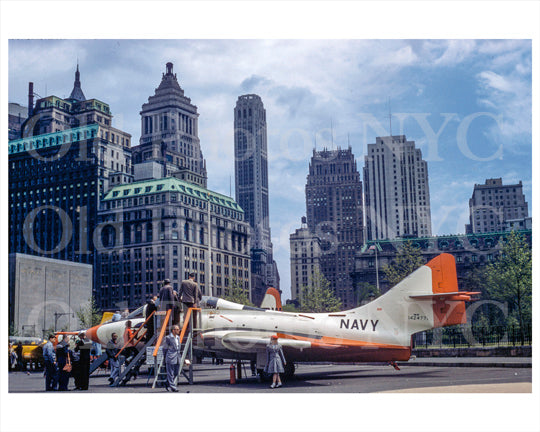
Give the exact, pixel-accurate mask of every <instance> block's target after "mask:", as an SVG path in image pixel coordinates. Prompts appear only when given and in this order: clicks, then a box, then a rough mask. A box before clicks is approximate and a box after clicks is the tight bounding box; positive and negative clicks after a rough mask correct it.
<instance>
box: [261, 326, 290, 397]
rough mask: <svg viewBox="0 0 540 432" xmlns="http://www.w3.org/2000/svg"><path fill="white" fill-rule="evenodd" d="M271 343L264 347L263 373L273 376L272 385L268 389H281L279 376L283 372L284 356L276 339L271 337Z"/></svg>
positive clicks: (274, 336)
mask: <svg viewBox="0 0 540 432" xmlns="http://www.w3.org/2000/svg"><path fill="white" fill-rule="evenodd" d="M270 340H271V342H270V344H268V345H267V346H266V367H265V368H264V371H265V372H266V373H269V374H273V377H272V384H271V385H270V388H276V387H281V379H280V378H279V374H280V373H283V372H285V368H284V365H285V356H284V355H283V350H282V349H281V345H279V344H278V337H277V336H276V335H272V337H271V338H270Z"/></svg>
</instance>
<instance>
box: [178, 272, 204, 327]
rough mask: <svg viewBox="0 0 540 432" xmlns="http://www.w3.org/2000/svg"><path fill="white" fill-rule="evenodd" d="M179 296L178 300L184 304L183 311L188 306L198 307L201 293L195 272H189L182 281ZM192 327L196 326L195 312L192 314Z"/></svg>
mask: <svg viewBox="0 0 540 432" xmlns="http://www.w3.org/2000/svg"><path fill="white" fill-rule="evenodd" d="M179 297H180V301H181V302H182V303H183V304H184V313H187V310H188V308H191V307H199V300H201V298H202V294H201V290H200V288H199V285H198V284H197V282H195V273H190V274H189V279H187V280H183V281H182V285H180V293H179ZM184 316H185V315H184ZM184 319H185V318H184ZM193 327H194V328H197V314H196V313H194V314H193Z"/></svg>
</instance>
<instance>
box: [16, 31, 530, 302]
mask: <svg viewBox="0 0 540 432" xmlns="http://www.w3.org/2000/svg"><path fill="white" fill-rule="evenodd" d="M9 46H10V52H9V101H10V102H17V103H20V104H21V105H26V97H27V91H28V82H29V81H32V82H34V90H35V92H36V93H38V94H39V95H40V96H43V97H44V96H47V95H51V94H54V95H56V96H59V97H67V96H68V95H69V92H70V91H71V89H72V85H71V80H72V77H73V73H74V72H75V68H76V64H77V57H78V59H79V69H80V73H81V76H80V79H81V83H82V89H83V90H84V93H85V95H86V97H88V98H98V99H101V100H106V101H107V102H108V103H109V105H110V107H111V111H112V113H113V116H114V122H115V124H116V125H117V127H119V128H120V129H122V130H125V131H126V132H128V133H131V134H132V136H133V140H134V141H133V143H137V142H138V139H139V137H140V135H139V130H140V117H139V110H140V106H141V105H142V104H143V103H144V102H145V101H146V100H147V97H148V94H152V93H153V90H154V89H155V85H156V77H159V76H160V74H161V73H162V71H163V65H164V64H165V63H166V62H168V61H170V62H172V63H174V65H175V72H176V73H177V74H178V81H179V83H180V86H181V87H182V88H183V89H184V90H185V92H186V96H188V97H190V98H191V100H192V101H193V103H194V104H195V105H197V107H198V112H199V113H200V117H199V123H200V124H199V136H200V140H201V149H202V151H203V153H204V155H205V158H206V159H207V169H208V186H209V188H210V189H213V190H216V191H219V192H221V193H224V194H226V195H232V196H234V195H233V194H234V191H233V190H231V189H229V185H230V179H231V178H232V176H233V175H234V138H233V118H232V117H233V116H232V114H231V113H232V108H233V107H234V104H235V101H236V99H237V97H238V96H239V95H241V94H246V93H255V94H258V95H259V96H261V98H262V99H263V100H264V101H265V108H266V111H267V117H268V118H267V123H268V157H269V196H270V219H271V228H272V235H273V237H272V242H273V244H274V255H275V259H276V261H277V263H278V268H279V270H280V273H281V281H282V290H283V297H284V299H286V298H289V297H290V291H289V283H290V282H289V281H290V274H289V234H290V233H292V232H294V229H295V228H297V226H298V221H299V220H300V217H302V216H304V215H305V208H304V196H303V195H304V185H305V181H306V176H307V174H308V163H309V156H310V154H311V152H312V149H313V147H314V145H316V147H317V149H318V150H321V149H322V148H324V147H326V148H329V149H331V148H337V147H338V146H340V147H341V148H347V147H348V145H349V144H350V145H351V147H352V150H353V153H354V155H355V158H356V161H357V162H360V166H362V165H363V157H364V155H365V151H366V148H367V144H369V143H372V142H374V140H375V138H376V137H377V136H386V135H388V134H389V132H390V119H389V115H388V114H389V111H390V110H391V111H392V113H393V114H392V119H391V120H392V123H391V125H392V126H391V128H392V129H391V132H392V135H398V134H405V135H407V138H408V139H411V140H414V141H415V142H416V144H417V146H418V147H419V148H420V149H421V150H422V154H423V156H424V159H425V160H426V161H427V162H428V169H429V187H430V191H431V207H432V230H433V234H434V235H437V234H458V233H463V232H464V231H465V224H466V223H467V222H468V200H469V198H470V196H471V194H472V191H473V187H474V184H477V183H482V182H484V181H485V179H487V178H495V177H502V178H503V182H504V183H505V184H506V183H517V182H518V181H519V180H522V181H523V190H524V193H525V197H526V200H527V202H528V203H529V204H531V205H532V194H531V191H532V180H531V177H532V176H531V168H532V166H531V96H530V94H531V42H530V41H529V40H498V41H488V40H448V41H446V40H412V41H407V40H384V41H378V40H369V41H366V40H339V41H336V40H292V41H287V40H241V41H235V40H218V41H216V40H214V41H212V40H201V41H194V40H189V41H186V40H178V41H172V40H164V41H151V40H144V41H137V40H121V41H114V40H110V41H109V40H98V41H95V40H91V41H85V40H54V41H47V40H24V41H22V40H12V41H10V44H9ZM235 52H241V54H235ZM278 52H279V55H277V54H275V53H278ZM272 53H274V54H272ZM300 53H301V55H300ZM240 55H243V56H245V57H246V58H250V59H253V61H250V62H241V61H239V56H240ZM98 56H99V57H98ZM51 57H53V58H55V59H56V61H55V62H54V63H47V62H44V61H43V60H44V59H46V58H51ZM98 59H99V60H98ZM287 60H288V61H287ZM325 60H326V61H327V60H331V61H327V63H326V64H325V67H324V68H317V67H316V65H320V64H323V63H322V62H324V61H325ZM216 67H218V68H219V71H220V73H218V74H216V73H215V68H216ZM152 77H154V78H152ZM336 77H337V78H336ZM403 113H409V114H408V115H404V114H403ZM486 113H487V114H486ZM496 120H497V121H498V122H499V124H500V125H501V128H499V127H497V126H496ZM441 128H442V132H441V133H440V135H439V136H438V138H434V137H435V136H437V133H438V132H439V130H440V129H441ZM332 134H333V137H332V136H331V135H332ZM362 180H363V179H362ZM531 209H532V206H531V208H530V210H531ZM530 216H532V211H531V212H530Z"/></svg>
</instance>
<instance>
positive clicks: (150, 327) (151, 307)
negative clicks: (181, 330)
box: [144, 296, 157, 341]
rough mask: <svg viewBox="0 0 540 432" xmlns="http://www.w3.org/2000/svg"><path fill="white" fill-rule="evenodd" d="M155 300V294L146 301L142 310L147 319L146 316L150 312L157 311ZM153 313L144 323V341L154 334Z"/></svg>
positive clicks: (145, 317)
mask: <svg viewBox="0 0 540 432" xmlns="http://www.w3.org/2000/svg"><path fill="white" fill-rule="evenodd" d="M156 300H157V296H153V297H152V298H151V299H150V300H148V301H147V302H146V309H145V311H144V319H145V320H148V317H149V316H150V315H151V314H152V312H156V311H157V306H156ZM155 318H156V317H155V314H154V315H152V318H150V319H149V320H148V321H147V322H146V324H145V325H144V326H145V327H146V335H145V339H146V341H149V340H150V339H152V336H154V332H155V328H154V321H155Z"/></svg>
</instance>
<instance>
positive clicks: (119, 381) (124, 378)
mask: <svg viewBox="0 0 540 432" xmlns="http://www.w3.org/2000/svg"><path fill="white" fill-rule="evenodd" d="M156 338H157V336H156V335H154V336H152V337H151V338H150V340H149V341H148V342H146V343H145V344H144V347H143V348H142V349H141V350H140V351H139V352H138V354H137V355H136V356H135V357H134V358H133V359H132V360H131V362H130V363H129V365H127V366H126V367H125V368H124V371H123V372H122V373H121V374H120V375H118V378H116V380H115V381H114V383H113V387H118V386H120V385H126V383H127V382H128V381H129V378H130V376H131V372H132V371H133V369H135V368H138V367H140V366H141V364H142V363H143V362H144V360H145V358H146V357H145V356H146V348H147V347H149V346H152V345H153V344H154V342H155V341H156Z"/></svg>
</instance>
